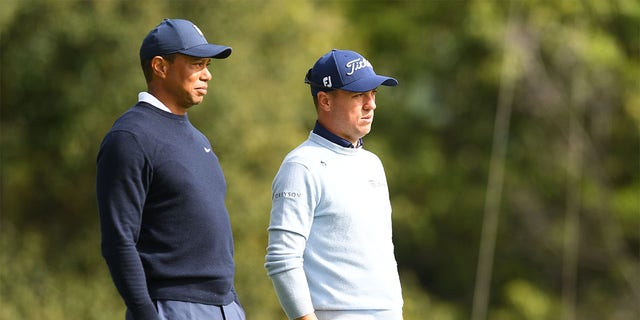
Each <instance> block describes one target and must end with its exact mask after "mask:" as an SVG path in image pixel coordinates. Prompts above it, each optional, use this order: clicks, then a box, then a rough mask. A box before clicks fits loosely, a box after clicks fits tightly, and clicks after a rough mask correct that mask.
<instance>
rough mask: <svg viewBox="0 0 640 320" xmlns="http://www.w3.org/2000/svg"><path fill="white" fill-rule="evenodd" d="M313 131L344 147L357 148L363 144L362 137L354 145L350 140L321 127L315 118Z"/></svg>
mask: <svg viewBox="0 0 640 320" xmlns="http://www.w3.org/2000/svg"><path fill="white" fill-rule="evenodd" d="M313 133H315V134H317V135H319V136H321V137H323V138H325V139H327V140H329V141H331V142H333V143H335V144H337V145H339V146H341V147H345V148H359V147H362V145H363V144H364V142H363V140H362V138H360V139H358V143H357V144H356V145H355V146H354V145H353V144H352V143H351V141H349V140H346V139H343V138H340V137H338V136H337V135H335V134H333V133H332V132H331V131H329V130H327V129H326V128H325V127H323V126H322V125H321V124H320V122H318V121H317V120H316V126H315V127H314V128H313Z"/></svg>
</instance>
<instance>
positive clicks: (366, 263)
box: [265, 132, 403, 319]
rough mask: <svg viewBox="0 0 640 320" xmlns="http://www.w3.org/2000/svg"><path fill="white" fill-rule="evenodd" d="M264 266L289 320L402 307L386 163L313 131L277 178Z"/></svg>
mask: <svg viewBox="0 0 640 320" xmlns="http://www.w3.org/2000/svg"><path fill="white" fill-rule="evenodd" d="M272 191H273V193H272V209H271V221H270V224H269V229H268V230H269V245H268V248H267V255H266V263H265V267H266V269H267V273H268V275H269V276H270V277H271V279H272V281H273V283H274V287H275V290H276V294H277V295H278V298H279V299H280V302H281V304H282V306H283V309H284V310H285V313H286V314H287V316H288V317H289V318H291V319H293V318H296V317H300V316H302V315H305V314H309V313H311V312H314V310H398V309H401V308H402V304H403V300H402V294H401V288H400V280H399V276H398V270H397V265H396V260H395V257H394V248H393V242H392V236H391V204H390V201H389V192H388V187H387V181H386V177H385V173H384V169H383V167H382V163H381V162H380V160H379V159H378V157H377V156H376V155H374V154H373V153H371V152H369V151H367V150H365V149H363V148H362V147H358V148H345V147H342V146H339V145H337V144H335V143H332V142H330V141H329V140H327V139H325V138H323V137H321V136H319V135H317V134H315V133H313V132H312V133H310V135H309V138H308V139H307V140H306V141H305V142H304V143H302V144H301V145H300V146H298V147H297V148H296V149H294V150H293V151H292V152H290V153H289V154H288V155H287V156H286V158H285V159H284V161H283V163H282V165H281V167H280V170H279V171H278V173H277V175H276V177H275V179H274V181H273V190H272Z"/></svg>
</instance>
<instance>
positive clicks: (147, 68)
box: [140, 53, 177, 83]
mask: <svg viewBox="0 0 640 320" xmlns="http://www.w3.org/2000/svg"><path fill="white" fill-rule="evenodd" d="M176 54H177V53H171V54H166V55H163V56H161V57H162V59H165V60H167V61H169V62H171V63H173V61H174V60H175V59H176ZM151 60H153V58H151V59H145V60H140V66H141V67H142V73H144V78H145V80H147V83H149V82H151V79H153V77H152V76H153V70H152V69H151Z"/></svg>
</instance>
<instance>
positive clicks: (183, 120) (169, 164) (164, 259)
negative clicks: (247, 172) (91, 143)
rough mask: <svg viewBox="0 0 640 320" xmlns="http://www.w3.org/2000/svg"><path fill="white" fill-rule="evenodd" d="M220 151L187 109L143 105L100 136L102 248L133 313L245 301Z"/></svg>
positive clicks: (153, 314) (141, 316) (150, 316)
mask: <svg viewBox="0 0 640 320" xmlns="http://www.w3.org/2000/svg"><path fill="white" fill-rule="evenodd" d="M212 149H213V148H212V147H211V144H210V143H209V141H208V139H207V138H206V137H205V136H204V135H203V134H202V133H200V132H199V131H198V130H197V129H196V128H195V127H193V126H192V125H191V123H190V122H189V119H188V117H187V116H179V115H175V114H171V113H168V112H164V111H162V110H159V109H157V108H155V107H153V106H151V105H149V104H147V103H144V102H139V103H138V104H137V105H135V106H134V107H132V108H131V109H129V110H128V111H127V112H126V113H125V114H124V115H122V116H121V117H120V118H119V119H118V120H117V121H116V123H115V124H114V126H113V127H112V128H111V130H110V132H109V133H108V134H107V135H106V136H105V138H104V140H103V142H102V145H101V148H100V152H99V155H98V164H97V177H96V187H97V196H98V207H99V212H100V224H101V232H102V254H103V256H104V258H105V260H106V262H107V265H108V266H109V269H110V271H111V275H112V278H113V281H114V283H115V285H116V287H117V288H118V290H119V292H120V294H121V295H122V297H123V299H124V301H125V303H126V304H127V308H128V309H129V310H130V312H131V313H132V314H133V315H134V316H135V319H156V318H157V313H156V310H155V307H154V305H153V302H152V301H153V300H158V299H166V300H180V301H189V302H195V303H204V304H213V305H227V304H229V303H231V302H232V301H234V300H235V301H237V296H236V294H235V290H234V288H233V277H234V262H233V237H232V232H231V226H230V221H229V215H228V212H227V208H226V204H225V196H226V182H225V178H224V175H223V172H222V169H221V168H220V164H219V162H218V158H217V156H216V155H215V153H214V152H213V150H212Z"/></svg>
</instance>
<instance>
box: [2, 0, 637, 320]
mask: <svg viewBox="0 0 640 320" xmlns="http://www.w3.org/2000/svg"><path fill="white" fill-rule="evenodd" d="M163 18H186V19H189V20H192V21H193V22H195V23H196V24H197V25H198V26H199V27H200V29H201V30H202V31H203V32H204V34H205V35H206V37H207V39H208V40H209V41H210V42H214V43H221V44H225V45H229V46H231V47H233V49H234V51H233V54H232V56H231V57H230V58H229V59H226V60H221V61H214V62H213V64H212V66H211V72H212V74H213V80H212V81H211V82H210V89H209V94H208V95H207V97H206V98H205V100H204V102H203V103H202V104H201V105H199V106H196V107H194V108H193V109H191V110H190V111H189V116H190V119H191V120H192V122H193V123H194V124H195V125H196V126H197V127H198V128H199V129H201V131H203V132H204V133H205V135H206V136H207V137H209V139H210V140H211V142H212V145H213V147H214V149H215V151H216V153H217V154H218V156H219V158H220V160H221V164H222V167H223V169H224V171H225V174H226V178H227V182H228V191H229V192H228V198H227V200H228V208H229V211H230V215H231V220H232V225H233V229H234V234H235V240H236V247H235V250H236V262H237V277H236V287H237V289H238V293H239V295H240V298H241V301H242V303H243V304H244V307H245V309H246V312H247V315H248V319H251V320H261V319H267V320H271V319H284V316H283V313H282V311H281V310H280V306H279V304H278V302H277V299H276V297H275V294H274V291H273V289H272V287H271V283H270V281H269V279H268V277H267V276H266V272H265V270H264V267H263V263H264V255H265V248H266V242H267V232H266V227H267V224H268V220H269V210H270V198H271V189H270V188H271V181H272V179H273V176H274V175H275V173H276V171H277V169H278V167H279V165H280V162H281V161H282V158H283V157H284V156H285V154H286V153H287V152H288V151H289V150H291V149H292V148H294V147H295V146H297V145H298V144H299V143H300V142H302V141H303V140H304V139H305V138H306V136H307V135H308V132H309V131H310V130H311V128H312V127H313V122H314V119H315V112H314V109H313V104H312V101H311V97H310V95H309V91H308V87H307V86H306V85H305V84H304V82H303V79H304V75H305V73H306V71H307V70H308V69H309V68H310V67H311V66H312V64H313V63H314V62H315V60H316V59H317V58H318V57H320V56H321V55H322V54H324V53H325V52H327V51H329V50H330V49H332V48H340V49H351V50H355V51H358V52H360V53H362V54H363V55H365V56H366V57H367V58H368V59H369V60H370V61H371V62H372V64H373V65H374V67H375V69H376V71H377V72H378V73H380V74H384V75H389V76H393V77H395V78H397V79H398V80H399V82H400V85H399V86H397V87H394V88H387V87H383V88H380V90H379V92H378V101H377V104H378V109H377V110H376V121H375V123H374V127H373V130H372V132H371V134H369V135H368V136H367V137H366V138H365V146H366V148H368V149H369V150H371V151H373V152H375V153H377V154H378V155H379V156H380V158H381V159H382V161H383V163H384V164H385V168H386V171H387V177H388V182H389V187H390V193H391V201H392V206H393V208H394V216H393V223H394V241H395V244H396V256H397V260H398V264H399V269H400V273H401V279H402V285H403V294H404V298H405V307H404V311H405V319H406V320H414V319H437V320H440V319H443V320H446V319H472V318H473V319H478V320H480V319H498V320H501V319H567V320H573V319H632V318H634V317H638V316H640V303H638V302H639V301H640V82H639V81H640V5H639V4H638V2H637V1H634V0H611V1H597V0H592V1H589V0H582V1H580V0H560V1H555V0H554V1H551V0H541V1H533V0H531V1H525V0H523V1H498V0H496V1H491V0H477V1H471V0H452V1H426V0H425V1H269V0H264V1H257V0H256V1H246V0H241V1H231V0H228V1H224V0H217V1H195V0H194V1H178V0H174V1H116V0H94V1H72V0H37V1H36V0H24V1H18V0H4V1H2V2H0V50H1V55H0V63H1V64H0V80H1V85H0V104H1V113H0V115H1V119H0V120H1V121H0V125H1V127H0V143H1V149H0V150H1V153H0V161H1V162H0V164H1V169H2V171H1V178H2V180H1V187H2V189H1V207H0V210H1V212H0V319H2V320H5V319H6V320H13V319H124V310H125V309H124V304H123V303H122V301H121V299H120V297H119V295H118V293H117V291H116V289H115V287H114V286H113V284H112V282H111V279H110V277H109V274H108V271H107V268H106V265H105V263H104V261H103V259H102V257H101V255H100V249H99V248H100V235H99V225H98V213H97V206H96V200H95V199H96V197H95V191H94V190H95V160H96V154H97V151H98V147H99V144H100V141H101V140H102V137H103V136H104V134H105V133H106V132H107V130H108V129H109V128H110V126H111V125H112V123H113V121H114V120H115V119H116V118H117V117H118V116H119V115H120V114H121V113H122V112H124V111H125V110H126V109H128V108H129V107H130V106H131V105H133V104H134V103H135V102H136V99H137V93H138V92H139V91H143V90H145V88H146V87H145V82H144V77H143V75H142V72H141V70H140V66H139V61H138V50H139V46H140V43H141V41H142V39H143V38H144V36H145V35H146V34H147V32H148V31H149V30H150V29H152V28H153V27H154V26H156V25H157V24H158V23H159V22H160V21H161V20H162V19H163ZM481 244H482V248H484V249H482V250H481ZM479 265H482V266H484V267H483V268H478V266H479ZM479 270H480V271H479Z"/></svg>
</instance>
